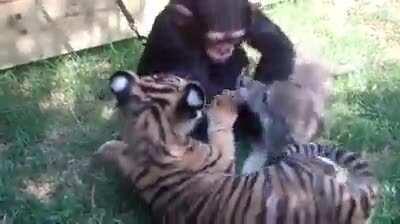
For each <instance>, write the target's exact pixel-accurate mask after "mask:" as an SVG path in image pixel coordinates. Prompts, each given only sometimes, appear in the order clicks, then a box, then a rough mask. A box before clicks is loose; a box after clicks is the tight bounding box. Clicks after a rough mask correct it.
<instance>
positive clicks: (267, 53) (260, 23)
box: [247, 10, 295, 84]
mask: <svg viewBox="0 0 400 224" xmlns="http://www.w3.org/2000/svg"><path fill="white" fill-rule="evenodd" d="M247 37H248V42H249V44H250V45H251V46H252V47H254V48H255V49H257V50H258V51H259V52H260V53H261V55H262V56H261V59H260V61H259V63H258V65H257V68H256V74H255V78H256V79H257V80H259V81H262V82H264V83H267V84H268V83H271V82H273V81H276V80H287V79H288V78H289V75H290V74H291V73H292V71H293V64H294V56H295V52H294V49H293V44H292V42H291V41H290V40H289V38H288V37H287V36H286V34H285V33H284V32H283V31H282V30H281V29H280V28H279V27H278V26H277V25H276V24H274V23H273V22H272V21H271V20H270V19H268V18H267V17H266V16H265V15H263V13H262V12H261V11H260V10H256V11H255V12H254V20H253V23H252V24H251V26H250V27H249V28H248V29H247Z"/></svg>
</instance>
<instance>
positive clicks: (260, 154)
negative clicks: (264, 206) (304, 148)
mask: <svg viewBox="0 0 400 224" xmlns="http://www.w3.org/2000/svg"><path fill="white" fill-rule="evenodd" d="M331 82H332V80H331V77H330V74H329V73H328V70H327V69H325V68H324V67H323V66H322V65H320V64H318V63H316V62H309V63H306V62H303V63H298V64H296V65H295V68H294V72H293V74H292V80H289V81H280V82H275V83H273V84H271V85H268V86H267V85H265V84H263V83H261V82H258V81H256V80H253V79H252V78H250V77H249V76H245V75H242V76H240V77H239V78H238V81H237V97H238V100H240V101H241V105H242V107H243V106H246V107H247V108H248V109H249V110H250V111H251V112H252V113H254V114H255V116H256V117H257V119H258V120H259V124H260V125H261V127H262V128H261V129H262V131H261V133H262V134H261V135H258V136H253V137H252V138H250V139H249V140H250V143H251V146H252V151H251V153H250V155H249V157H248V158H247V159H246V160H245V162H244V166H243V171H242V172H243V173H250V172H253V171H256V170H259V169H261V168H262V167H263V166H264V163H272V162H274V161H275V160H277V159H279V157H280V156H281V153H282V150H283V148H284V147H285V146H286V145H288V144H292V143H296V144H304V143H308V142H311V141H313V140H315V138H316V137H318V135H319V134H320V132H321V131H322V127H323V121H324V112H325V111H324V110H325V107H326V104H327V102H328V98H329V93H330V85H331Z"/></svg>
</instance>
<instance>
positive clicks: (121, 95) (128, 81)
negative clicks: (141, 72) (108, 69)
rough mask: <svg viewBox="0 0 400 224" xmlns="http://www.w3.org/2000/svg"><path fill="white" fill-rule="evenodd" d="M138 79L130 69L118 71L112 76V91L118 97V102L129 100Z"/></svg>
mask: <svg viewBox="0 0 400 224" xmlns="http://www.w3.org/2000/svg"><path fill="white" fill-rule="evenodd" d="M137 79H138V77H137V75H136V74H135V73H133V72H129V71H117V72H115V73H114V74H113V75H112V76H111V77H110V88H111V92H112V93H113V94H114V95H115V97H116V98H117V101H118V104H123V103H124V102H126V101H127V99H128V97H129V95H130V91H131V87H132V85H133V84H135V82H136V80H137Z"/></svg>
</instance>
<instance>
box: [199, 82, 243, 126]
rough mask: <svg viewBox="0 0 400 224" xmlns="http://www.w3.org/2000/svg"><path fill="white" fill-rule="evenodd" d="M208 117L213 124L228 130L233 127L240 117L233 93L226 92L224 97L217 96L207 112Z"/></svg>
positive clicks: (223, 94)
mask: <svg viewBox="0 0 400 224" xmlns="http://www.w3.org/2000/svg"><path fill="white" fill-rule="evenodd" d="M207 115H208V118H209V120H210V122H211V124H212V123H213V122H214V123H215V124H218V125H219V126H223V127H226V128H228V127H232V126H233V124H234V123H235V121H236V118H237V116H238V110H237V105H236V103H235V101H234V99H233V92H232V91H228V90H224V91H223V93H222V95H217V96H215V97H214V99H213V100H212V101H211V104H210V106H209V108H208V110H207Z"/></svg>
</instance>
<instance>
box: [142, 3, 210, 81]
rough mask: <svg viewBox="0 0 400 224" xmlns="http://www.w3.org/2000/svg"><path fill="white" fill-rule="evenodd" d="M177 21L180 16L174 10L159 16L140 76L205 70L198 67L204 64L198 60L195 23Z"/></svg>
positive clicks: (152, 31) (165, 10)
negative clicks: (181, 24)
mask: <svg viewBox="0 0 400 224" xmlns="http://www.w3.org/2000/svg"><path fill="white" fill-rule="evenodd" d="M176 19H177V14H176V12H175V11H174V10H173V9H171V8H166V9H164V11H162V12H161V13H160V14H159V15H158V16H157V18H156V20H155V22H154V25H153V27H152V30H151V32H150V34H149V37H148V40H147V43H146V47H145V49H144V52H143V54H142V57H141V59H140V62H139V65H138V70H137V72H138V74H139V75H148V74H152V73H157V72H175V73H177V74H181V73H192V72H194V71H196V69H198V68H197V67H202V66H201V65H199V63H202V62H201V60H199V59H200V52H201V51H200V50H199V49H198V46H196V44H198V41H194V40H192V38H195V37H196V35H195V33H194V32H195V31H196V30H195V27H194V26H193V25H192V24H187V25H184V27H182V26H179V25H178V24H177V22H179V21H177V20H176ZM178 19H179V18H178ZM182 19H183V18H182ZM182 29H183V30H184V31H185V32H182ZM197 37H198V35H197ZM182 75H183V74H182ZM190 75H194V74H190Z"/></svg>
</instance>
